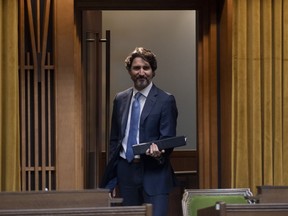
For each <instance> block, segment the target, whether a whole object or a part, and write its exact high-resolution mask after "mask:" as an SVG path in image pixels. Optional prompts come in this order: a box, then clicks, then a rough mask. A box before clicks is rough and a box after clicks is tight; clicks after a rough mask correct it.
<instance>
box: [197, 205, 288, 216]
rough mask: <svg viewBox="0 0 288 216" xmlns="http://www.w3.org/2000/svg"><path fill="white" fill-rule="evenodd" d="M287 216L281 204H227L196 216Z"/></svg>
mask: <svg viewBox="0 0 288 216" xmlns="http://www.w3.org/2000/svg"><path fill="white" fill-rule="evenodd" d="M271 215H273V216H287V215H288V205H287V204H283V203H281V204H280V203H262V204H261V203H259V204H227V203H225V202H218V203H216V204H215V206H210V207H207V208H203V209H199V210H198V216H271Z"/></svg>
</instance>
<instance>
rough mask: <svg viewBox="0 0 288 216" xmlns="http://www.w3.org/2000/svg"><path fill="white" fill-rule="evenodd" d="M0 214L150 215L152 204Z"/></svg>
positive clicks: (3, 211) (16, 211)
mask: <svg viewBox="0 0 288 216" xmlns="http://www.w3.org/2000/svg"><path fill="white" fill-rule="evenodd" d="M0 215H34V216H35V215H55V216H57V215H74V216H77V215H94V216H113V215H114V216H115V215H122V216H152V205H151V204H145V205H142V206H112V207H90V208H56V209H10V210H1V209H0Z"/></svg>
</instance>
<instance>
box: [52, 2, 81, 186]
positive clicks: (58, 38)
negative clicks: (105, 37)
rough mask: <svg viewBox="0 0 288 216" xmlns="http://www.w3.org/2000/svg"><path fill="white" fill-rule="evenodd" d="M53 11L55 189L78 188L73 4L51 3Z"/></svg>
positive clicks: (78, 84) (78, 93) (77, 82)
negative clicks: (53, 5)
mask: <svg viewBox="0 0 288 216" xmlns="http://www.w3.org/2000/svg"><path fill="white" fill-rule="evenodd" d="M54 11H55V14H54V19H55V32H54V34H55V57H56V63H55V66H56V68H55V71H56V74H55V78H56V147H57V149H56V158H57V161H56V162H57V172H56V173H57V189H59V190H63V189H81V188H83V181H84V177H83V142H82V141H83V140H82V129H81V128H82V122H81V119H82V111H81V106H82V102H81V92H82V90H81V86H82V85H81V82H82V80H81V77H82V76H81V70H80V67H79V64H80V61H81V58H80V56H79V55H80V54H79V53H81V50H78V48H79V41H78V36H77V29H76V26H75V20H74V1H73V0H61V1H55V8H54ZM79 58H80V60H79Z"/></svg>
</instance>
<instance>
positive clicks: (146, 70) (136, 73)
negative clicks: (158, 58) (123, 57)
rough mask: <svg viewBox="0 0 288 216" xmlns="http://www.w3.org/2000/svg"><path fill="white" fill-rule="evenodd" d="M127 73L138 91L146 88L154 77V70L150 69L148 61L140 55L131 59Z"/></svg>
mask: <svg viewBox="0 0 288 216" xmlns="http://www.w3.org/2000/svg"><path fill="white" fill-rule="evenodd" d="M129 74H130V76H131V79H132V80H133V82H134V86H135V88H136V89H137V90H138V91H141V90H142V89H144V88H146V87H147V86H148V85H149V84H150V83H151V80H152V79H153V77H154V72H153V71H152V68H151V66H150V64H149V62H147V61H145V60H143V59H142V58H140V57H136V58H135V59H134V60H133V62H132V65H131V70H130V71H129Z"/></svg>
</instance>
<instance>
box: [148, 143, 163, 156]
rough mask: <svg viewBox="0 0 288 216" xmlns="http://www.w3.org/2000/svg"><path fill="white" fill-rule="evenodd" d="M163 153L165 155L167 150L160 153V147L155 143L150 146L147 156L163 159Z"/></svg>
mask: <svg viewBox="0 0 288 216" xmlns="http://www.w3.org/2000/svg"><path fill="white" fill-rule="evenodd" d="M163 153H165V150H164V149H163V150H162V151H160V150H159V149H158V146H157V145H156V144H155V143H152V144H151V145H150V148H149V149H147V151H146V155H149V156H151V157H154V158H159V157H161V155H162V154H163Z"/></svg>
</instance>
